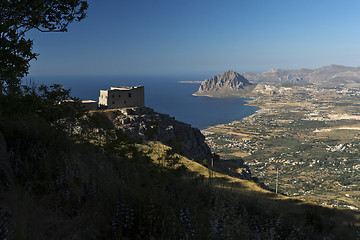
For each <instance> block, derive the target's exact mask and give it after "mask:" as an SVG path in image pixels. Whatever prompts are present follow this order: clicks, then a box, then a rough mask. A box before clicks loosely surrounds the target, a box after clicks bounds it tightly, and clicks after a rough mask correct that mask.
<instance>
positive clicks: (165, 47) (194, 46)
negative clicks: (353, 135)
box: [28, 0, 360, 76]
mask: <svg viewBox="0 0 360 240" xmlns="http://www.w3.org/2000/svg"><path fill="white" fill-rule="evenodd" d="M89 5H90V7H89V10H88V16H87V18H86V19H85V20H83V21H82V22H80V23H73V24H72V25H71V26H70V27H69V31H68V32H67V33H40V32H36V31H31V32H30V33H29V34H28V36H29V37H30V38H31V39H33V40H34V51H35V52H37V53H39V54H40V56H39V57H38V60H37V61H32V62H31V69H30V73H31V75H84V76H85V75H93V76H105V75H113V76H114V75H191V74H205V75H210V76H211V75H212V74H218V73H221V72H224V71H226V70H229V69H234V70H235V71H238V72H239V73H242V72H245V71H255V72H262V71H266V70H268V69H270V68H284V69H289V68H291V69H294V68H302V67H307V68H316V67H321V66H324V65H329V64H340V65H348V66H360V14H359V9H360V1H358V0H356V1H355V0H353V1H352V0H341V1H333V0H326V1H325V0H301V1H300V0H299V1H296V0H237V1H236V0H104V1H99V0H97V1H95V0H91V1H89Z"/></svg>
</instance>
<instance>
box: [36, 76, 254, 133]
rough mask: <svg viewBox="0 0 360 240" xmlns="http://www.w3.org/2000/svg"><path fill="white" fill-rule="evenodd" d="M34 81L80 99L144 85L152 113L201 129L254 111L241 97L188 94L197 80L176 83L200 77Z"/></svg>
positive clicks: (58, 78)
mask: <svg viewBox="0 0 360 240" xmlns="http://www.w3.org/2000/svg"><path fill="white" fill-rule="evenodd" d="M31 80H32V81H33V82H36V83H39V84H41V83H44V84H46V85H50V84H53V83H58V84H61V85H63V86H64V87H65V88H70V89H71V96H74V97H79V98H80V99H91V100H96V101H98V100H99V90H100V89H104V90H105V89H110V87H111V86H113V87H115V86H116V87H117V86H138V85H143V86H144V87H145V105H146V106H147V107H150V108H153V109H154V110H155V111H156V112H160V113H166V114H169V115H170V116H172V117H175V119H176V120H179V121H182V122H185V123H189V124H191V125H192V126H193V127H196V128H199V129H205V128H207V127H209V126H213V125H217V124H223V123H229V122H232V121H234V120H241V119H242V118H244V117H247V116H249V115H251V114H253V113H255V112H256V110H258V109H259V108H258V107H253V106H246V105H245V103H246V100H247V99H244V98H209V97H195V96H192V94H193V93H194V92H196V91H197V90H198V88H199V86H200V83H179V81H199V80H203V79H202V77H188V76H187V77H79V76H71V77H70V76H69V77H63V76H61V77H59V76H57V77H45V76H41V77H40V76H32V77H31Z"/></svg>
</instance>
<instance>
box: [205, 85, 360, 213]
mask: <svg viewBox="0 0 360 240" xmlns="http://www.w3.org/2000/svg"><path fill="white" fill-rule="evenodd" d="M358 92H360V89H358V88H355V87H354V88H348V87H338V88H328V89H324V88H319V87H314V86H310V87H309V86H307V87H294V88H293V91H292V92H291V93H287V94H283V95H266V96H265V95H263V96H260V97H256V98H255V99H253V100H252V101H250V102H249V104H250V105H255V106H258V107H260V108H261V109H260V110H259V111H258V112H257V113H256V114H254V115H252V116H249V117H247V118H245V119H243V120H241V121H235V122H232V123H229V124H225V125H218V126H214V127H210V128H208V129H206V130H204V131H203V134H204V135H205V136H206V141H207V143H208V145H209V146H210V147H211V148H212V151H214V152H215V153H217V154H219V155H220V157H221V159H222V161H221V163H218V164H220V165H222V166H223V165H224V164H225V165H226V162H227V161H228V162H229V168H233V167H234V166H233V162H234V161H229V160H237V161H239V162H243V161H244V162H245V164H246V165H248V166H249V167H250V170H251V172H252V177H253V178H255V179H256V180H258V181H259V182H260V183H262V184H263V186H264V187H265V188H268V189H270V190H273V191H275V189H276V183H278V184H277V186H278V187H277V190H278V192H279V193H282V194H285V195H288V196H292V197H296V198H298V199H302V200H311V201H315V202H318V203H321V204H324V205H328V206H332V207H338V208H348V209H354V210H358V209H360V191H359V190H360V156H359V153H360V96H359V94H358ZM215 165H216V163H215Z"/></svg>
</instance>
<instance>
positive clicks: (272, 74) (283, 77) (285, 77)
mask: <svg viewBox="0 0 360 240" xmlns="http://www.w3.org/2000/svg"><path fill="white" fill-rule="evenodd" d="M243 76H244V77H245V78H246V79H247V80H249V81H250V82H252V83H254V84H259V83H261V84H283V83H297V84H315V85H324V84H326V85H339V84H358V83H360V67H356V68H355V67H346V66H340V65H329V66H325V67H321V68H316V69H306V68H302V69H298V70H282V69H270V70H269V71H266V72H264V73H260V74H259V73H253V72H245V73H243Z"/></svg>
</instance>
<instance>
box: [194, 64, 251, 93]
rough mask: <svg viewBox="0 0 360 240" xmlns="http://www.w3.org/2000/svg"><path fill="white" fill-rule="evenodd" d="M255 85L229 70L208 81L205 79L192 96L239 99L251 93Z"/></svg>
mask: <svg viewBox="0 0 360 240" xmlns="http://www.w3.org/2000/svg"><path fill="white" fill-rule="evenodd" d="M254 87H255V85H253V84H252V83H250V82H249V81H248V80H247V79H246V78H244V77H243V76H241V75H240V74H239V73H237V72H235V71H233V70H229V71H227V72H224V73H222V74H219V75H217V76H214V77H212V78H210V79H205V80H204V81H203V82H202V83H201V85H200V87H199V90H198V91H197V92H196V93H194V94H193V95H194V96H208V97H241V96H246V95H248V93H249V92H251V91H253V89H254Z"/></svg>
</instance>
